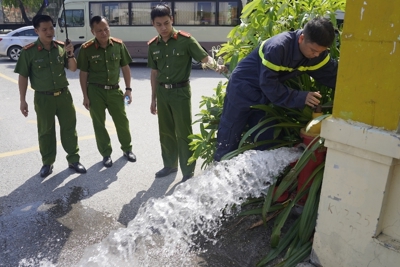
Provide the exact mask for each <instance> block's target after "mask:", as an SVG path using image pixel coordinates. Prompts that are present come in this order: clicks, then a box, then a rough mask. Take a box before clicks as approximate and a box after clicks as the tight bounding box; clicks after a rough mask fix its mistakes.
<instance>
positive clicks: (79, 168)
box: [68, 162, 86, 173]
mask: <svg viewBox="0 0 400 267" xmlns="http://www.w3.org/2000/svg"><path fill="white" fill-rule="evenodd" d="M68 168H70V169H74V170H75V171H76V172H77V173H86V169H85V167H83V165H82V164H81V163H80V162H74V163H70V164H69V165H68Z"/></svg>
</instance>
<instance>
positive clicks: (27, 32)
mask: <svg viewBox="0 0 400 267" xmlns="http://www.w3.org/2000/svg"><path fill="white" fill-rule="evenodd" d="M37 38H38V35H37V34H36V32H35V30H34V28H33V26H25V27H22V28H19V29H16V30H14V31H11V32H9V33H7V34H0V55H2V56H8V57H9V58H10V59H11V60H13V61H17V60H18V58H19V55H20V53H21V49H22V47H24V46H25V45H27V44H30V43H32V42H34V41H36V39H37Z"/></svg>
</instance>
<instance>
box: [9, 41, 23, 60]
mask: <svg viewBox="0 0 400 267" xmlns="http://www.w3.org/2000/svg"><path fill="white" fill-rule="evenodd" d="M20 54H21V47H20V46H17V45H14V46H11V47H10V48H9V49H8V52H7V55H8V57H9V58H10V59H11V60H13V61H18V59H19V55H20Z"/></svg>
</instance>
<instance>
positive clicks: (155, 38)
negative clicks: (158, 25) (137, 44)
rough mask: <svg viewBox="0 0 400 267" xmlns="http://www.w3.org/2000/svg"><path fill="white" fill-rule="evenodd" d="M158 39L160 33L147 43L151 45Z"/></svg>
mask: <svg viewBox="0 0 400 267" xmlns="http://www.w3.org/2000/svg"><path fill="white" fill-rule="evenodd" d="M157 39H158V35H157V36H156V37H154V38H153V39H151V40H150V41H148V42H147V45H150V44H151V43H152V42H154V41H155V40H157Z"/></svg>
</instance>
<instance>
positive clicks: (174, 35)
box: [157, 28, 179, 43]
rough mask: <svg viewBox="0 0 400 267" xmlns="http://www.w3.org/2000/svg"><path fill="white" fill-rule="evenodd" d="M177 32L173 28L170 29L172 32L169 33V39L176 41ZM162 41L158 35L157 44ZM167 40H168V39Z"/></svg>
mask: <svg viewBox="0 0 400 267" xmlns="http://www.w3.org/2000/svg"><path fill="white" fill-rule="evenodd" d="M178 32H179V31H178V30H175V28H172V32H171V36H170V37H169V38H170V39H171V38H174V39H175V40H176V39H178ZM161 40H162V37H161V35H160V34H159V35H158V39H157V43H159V42H160V41H161ZM168 40H169V39H168Z"/></svg>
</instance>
